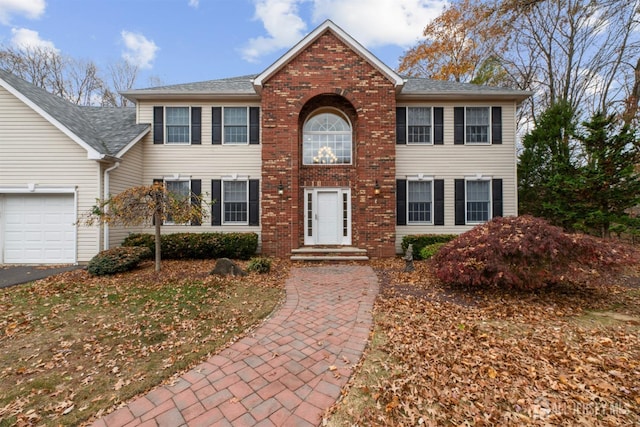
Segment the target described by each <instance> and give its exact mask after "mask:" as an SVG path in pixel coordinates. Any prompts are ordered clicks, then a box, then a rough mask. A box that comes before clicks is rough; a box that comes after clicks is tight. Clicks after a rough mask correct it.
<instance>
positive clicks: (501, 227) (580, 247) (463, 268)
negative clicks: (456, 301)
mask: <svg viewBox="0 0 640 427" xmlns="http://www.w3.org/2000/svg"><path fill="white" fill-rule="evenodd" d="M630 251H631V249H628V248H627V249H625V247H624V246H623V245H620V244H617V243H615V242H612V241H606V240H603V239H596V238H593V237H590V236H585V235H577V234H567V233H564V232H563V230H562V229H561V228H558V227H555V226H551V225H549V224H548V223H547V222H545V221H544V220H542V219H539V218H534V217H532V216H520V217H507V218H494V219H492V220H491V221H489V222H487V223H485V224H482V225H478V226H477V227H475V228H473V229H472V230H470V231H468V232H466V233H464V234H461V235H460V236H458V237H457V238H456V239H455V240H453V241H451V242H449V243H448V244H447V245H445V246H444V247H442V248H441V249H440V251H439V252H438V253H437V254H436V256H435V257H434V262H435V266H436V275H437V277H438V278H439V279H440V280H441V281H442V282H444V283H446V284H451V285H463V286H499V287H507V288H516V289H538V288H542V287H545V286H547V285H550V284H554V283H563V282H564V283H578V282H582V281H585V280H587V279H588V278H589V276H591V275H593V274H598V273H601V272H602V271H605V270H607V269H611V268H613V267H614V266H617V265H624V264H631V263H632V262H634V261H635V259H636V258H635V257H634V256H633V254H631V253H630Z"/></svg>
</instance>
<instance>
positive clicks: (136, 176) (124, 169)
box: [103, 142, 146, 248]
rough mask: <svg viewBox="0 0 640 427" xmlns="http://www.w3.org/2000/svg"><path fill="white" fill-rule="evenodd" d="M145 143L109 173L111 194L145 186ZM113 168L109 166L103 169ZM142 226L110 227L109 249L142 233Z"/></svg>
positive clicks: (138, 146) (130, 150)
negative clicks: (131, 235)
mask: <svg viewBox="0 0 640 427" xmlns="http://www.w3.org/2000/svg"><path fill="white" fill-rule="evenodd" d="M142 145H143V143H142V142H139V143H137V144H136V145H134V146H133V147H131V149H129V151H127V152H126V153H125V154H124V155H123V156H122V159H121V162H120V166H118V168H116V169H114V170H113V171H111V172H110V173H109V193H111V195H113V196H115V195H116V194H118V193H121V192H123V191H124V190H126V189H127V188H131V187H137V186H140V185H145V184H146V183H145V182H144V181H143V178H142V176H143V170H142V169H143V165H144V161H143V158H142V149H143V147H142ZM110 166H112V165H111V164H107V165H104V166H103V169H106V168H108V167H110ZM103 175H104V174H103ZM141 230H142V225H140V226H128V227H124V226H121V225H117V224H113V225H110V226H109V247H110V248H113V247H116V246H119V245H120V243H121V242H122V240H123V239H124V238H125V237H127V236H128V235H129V234H130V233H140V232H141Z"/></svg>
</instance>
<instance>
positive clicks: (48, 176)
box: [0, 88, 101, 262]
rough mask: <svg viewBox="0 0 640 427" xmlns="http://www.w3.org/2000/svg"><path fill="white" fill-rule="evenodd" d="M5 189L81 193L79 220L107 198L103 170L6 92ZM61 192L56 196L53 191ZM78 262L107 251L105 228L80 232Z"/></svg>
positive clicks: (2, 99) (0, 150)
mask: <svg viewBox="0 0 640 427" xmlns="http://www.w3.org/2000/svg"><path fill="white" fill-rule="evenodd" d="M0 135H2V137H1V139H2V141H1V142H0V187H14V188H24V191H25V192H28V190H27V186H28V185H29V184H33V185H34V187H35V188H36V189H43V188H48V189H50V190H51V189H55V188H62V187H64V188H75V189H76V192H77V196H76V203H77V205H76V206H75V209H76V212H77V214H78V216H82V215H85V214H86V213H87V212H89V211H90V210H91V207H92V206H93V205H95V201H96V199H97V198H100V197H101V194H100V191H101V189H100V188H99V182H100V174H101V170H100V167H99V164H98V162H96V161H94V160H89V159H87V151H86V150H85V149H83V148H82V147H80V146H79V145H78V144H77V143H76V142H74V141H73V140H71V139H70V138H69V137H68V136H66V135H65V134H64V133H62V132H61V131H60V130H59V129H58V128H56V127H55V126H54V125H52V124H51V123H50V122H49V121H47V120H46V119H44V118H43V117H42V116H40V115H39V114H38V113H37V112H35V111H34V110H33V109H31V108H30V107H29V106H27V105H26V104H24V103H23V102H22V101H20V100H19V99H18V98H16V97H15V96H13V95H12V94H10V93H9V92H8V91H6V90H5V89H4V88H0ZM52 191H55V190H52ZM77 240H78V241H77V245H76V252H77V258H76V261H77V262H86V261H89V260H90V259H91V258H92V257H93V256H94V255H95V254H96V253H97V252H98V251H99V250H100V249H101V233H100V228H99V226H97V225H96V226H85V225H83V224H79V225H78V226H77Z"/></svg>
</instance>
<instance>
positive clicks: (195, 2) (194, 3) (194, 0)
mask: <svg viewBox="0 0 640 427" xmlns="http://www.w3.org/2000/svg"><path fill="white" fill-rule="evenodd" d="M189 6H191V7H192V8H194V9H197V8H198V6H200V0H189Z"/></svg>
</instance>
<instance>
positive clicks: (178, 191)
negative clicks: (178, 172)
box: [164, 181, 191, 223]
mask: <svg viewBox="0 0 640 427" xmlns="http://www.w3.org/2000/svg"><path fill="white" fill-rule="evenodd" d="M164 185H165V188H166V189H167V192H168V193H170V194H171V195H172V197H173V198H174V199H176V200H182V201H184V202H185V203H191V201H190V195H191V186H190V185H189V181H165V182H164ZM165 222H167V223H173V222H174V221H173V218H172V217H171V212H167V217H166V221H165Z"/></svg>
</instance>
